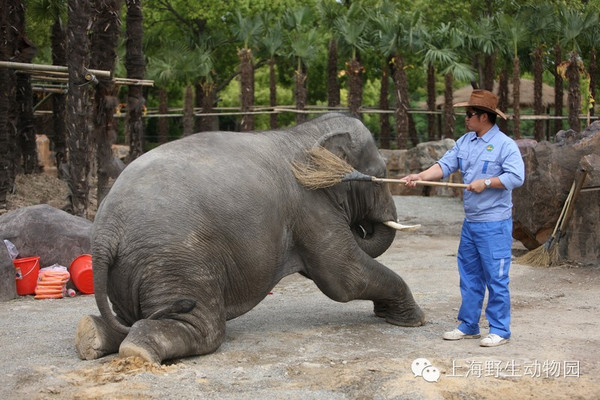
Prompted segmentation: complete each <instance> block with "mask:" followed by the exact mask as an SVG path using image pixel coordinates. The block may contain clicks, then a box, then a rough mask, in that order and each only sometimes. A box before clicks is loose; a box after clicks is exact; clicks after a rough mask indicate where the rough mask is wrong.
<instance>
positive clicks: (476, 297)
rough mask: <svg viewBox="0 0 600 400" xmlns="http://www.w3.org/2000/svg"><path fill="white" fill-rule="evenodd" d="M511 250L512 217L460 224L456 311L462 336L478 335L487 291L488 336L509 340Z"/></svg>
mask: <svg viewBox="0 0 600 400" xmlns="http://www.w3.org/2000/svg"><path fill="white" fill-rule="evenodd" d="M511 248H512V218H509V219H506V220H503V221H495V222H469V221H467V220H465V221H464V222H463V227H462V232H461V236H460V245H459V247H458V257H457V259H458V272H459V274H460V293H461V296H462V304H461V306H460V310H459V311H458V320H459V321H461V324H460V325H459V327H458V329H460V330H461V331H462V332H463V333H466V334H470V335H474V334H478V333H479V318H480V316H481V309H482V306H483V300H484V297H485V290H486V288H487V290H488V302H487V307H486V309H485V316H486V318H487V320H488V322H489V324H490V333H495V334H496V335H499V336H501V337H503V338H506V339H508V338H509V337H510V293H509V290H508V283H509V278H508V272H509V269H510V259H511Z"/></svg>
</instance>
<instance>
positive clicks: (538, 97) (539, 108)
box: [533, 46, 544, 142]
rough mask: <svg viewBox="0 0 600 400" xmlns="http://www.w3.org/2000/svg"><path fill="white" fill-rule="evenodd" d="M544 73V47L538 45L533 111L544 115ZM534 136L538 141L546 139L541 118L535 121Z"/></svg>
mask: <svg viewBox="0 0 600 400" xmlns="http://www.w3.org/2000/svg"><path fill="white" fill-rule="evenodd" d="M543 73H544V66H543V64H542V48H541V46H537V47H536V48H535V50H534V51H533V113H534V114H535V115H542V113H543V112H544V106H543V105H542V79H543ZM534 137H535V140H537V141H538V142H541V141H542V140H544V121H543V120H541V119H536V120H535V122H534Z"/></svg>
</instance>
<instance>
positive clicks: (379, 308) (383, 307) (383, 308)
mask: <svg viewBox="0 0 600 400" xmlns="http://www.w3.org/2000/svg"><path fill="white" fill-rule="evenodd" d="M387 310H388V305H387V304H386V303H381V302H379V301H374V302H373V311H374V312H375V316H377V317H379V318H386V317H387Z"/></svg>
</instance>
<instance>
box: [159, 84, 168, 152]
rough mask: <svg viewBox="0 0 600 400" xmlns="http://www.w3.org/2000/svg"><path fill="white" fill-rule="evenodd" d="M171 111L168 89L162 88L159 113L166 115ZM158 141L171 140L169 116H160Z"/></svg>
mask: <svg viewBox="0 0 600 400" xmlns="http://www.w3.org/2000/svg"><path fill="white" fill-rule="evenodd" d="M168 112H169V107H168V105H167V90H166V89H163V88H160V89H159V91H158V113H159V114H160V115H166V114H167V113H168ZM157 125H158V143H159V144H163V143H167V142H168V141H169V118H168V117H158V122H157Z"/></svg>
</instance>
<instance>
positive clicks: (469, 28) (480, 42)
mask: <svg viewBox="0 0 600 400" xmlns="http://www.w3.org/2000/svg"><path fill="white" fill-rule="evenodd" d="M464 30H465V36H466V38H467V42H468V45H469V47H470V48H471V50H472V51H471V54H472V55H473V65H474V67H475V69H476V70H477V71H478V75H479V81H478V82H477V83H475V81H473V82H472V85H473V87H474V88H482V89H486V90H490V91H491V90H493V89H494V72H495V66H494V65H495V58H496V54H497V53H498V49H499V47H500V44H499V41H498V38H499V32H498V25H497V20H496V17H495V16H490V15H487V16H484V17H482V18H477V19H472V20H468V22H467V24H466V25H465V29H464ZM482 56H483V65H482V64H481V62H480V58H481V57H482Z"/></svg>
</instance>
